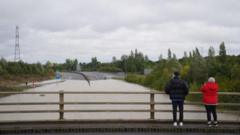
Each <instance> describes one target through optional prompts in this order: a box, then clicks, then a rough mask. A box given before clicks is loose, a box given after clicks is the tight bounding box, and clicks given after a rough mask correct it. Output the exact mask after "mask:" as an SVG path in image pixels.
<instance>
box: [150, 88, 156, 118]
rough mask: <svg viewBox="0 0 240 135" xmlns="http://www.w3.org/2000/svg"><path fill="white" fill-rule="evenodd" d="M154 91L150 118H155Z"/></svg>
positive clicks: (151, 98) (151, 97) (151, 96)
mask: <svg viewBox="0 0 240 135" xmlns="http://www.w3.org/2000/svg"><path fill="white" fill-rule="evenodd" d="M154 105H155V103H154V93H152V92H151V93H150V119H152V120H154V119H155V107H154Z"/></svg>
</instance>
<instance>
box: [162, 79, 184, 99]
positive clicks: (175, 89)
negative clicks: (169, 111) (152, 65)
mask: <svg viewBox="0 0 240 135" xmlns="http://www.w3.org/2000/svg"><path fill="white" fill-rule="evenodd" d="M165 92H166V93H167V94H169V96H170V99H171V100H173V101H182V100H184V99H185V96H186V95H187V94H188V86H187V83H186V82H185V81H183V80H180V79H179V78H178V77H174V78H173V79H172V80H170V81H169V82H168V83H167V85H166V86H165Z"/></svg>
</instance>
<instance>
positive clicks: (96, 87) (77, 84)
mask: <svg viewBox="0 0 240 135" xmlns="http://www.w3.org/2000/svg"><path fill="white" fill-rule="evenodd" d="M59 90H64V91H135V92H138V91H140V92H141V91H149V89H148V88H145V87H142V86H140V85H136V84H130V83H126V82H124V81H120V80H98V81H91V86H89V85H88V83H87V82H86V81H81V80H67V81H65V82H62V83H56V84H50V85H45V86H42V87H38V88H34V89H30V90H28V91H59ZM58 100H59V96H58V95H52V94H50V95H47V94H45V95H40V94H25V95H22V94H19V95H12V96H8V97H4V98H1V99H0V102H58ZM64 100H65V101H75V102H80V101H85V102H95V101H101V102H104V101H106V102H107V101H109V102H118V101H119V102H128V101H135V102H148V101H149V100H150V99H149V95H144V94H135V95H133V94H130V95H121V94H116V95H114V94H94V95H90V94H84V95H79V94H65V95H64ZM155 100H156V101H158V102H161V101H163V102H170V100H169V98H168V96H167V95H156V97H155ZM0 109H1V110H41V109H42V110H57V109H58V106H57V105H25V106H0ZM65 109H77V110H80V109H83V110H84V109H87V110H88V109H89V110H90V109H101V110H102V109H112V110H114V109H149V105H65ZM156 109H171V106H169V105H157V106H156ZM188 109H195V110H196V109H198V110H202V109H204V108H203V107H199V106H189V105H186V106H185V110H188ZM155 116H156V119H172V114H171V113H156V115H155ZM149 117H150V114H149V113H144V112H143V113H138V112H132V113H129V112H122V113H116V112H114V113H109V112H108V113H105V112H104V113H92V112H90V113H65V114H64V118H65V119H149ZM58 118H59V115H58V113H41V114H38V113H29V114H28V113H27V114H0V120H1V121H2V120H39V119H58ZM196 118H198V119H204V120H205V119H206V116H205V114H204V113H195V114H193V113H185V119H196ZM219 119H220V120H236V121H239V116H236V115H230V114H219Z"/></svg>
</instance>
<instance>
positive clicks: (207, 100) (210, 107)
mask: <svg viewBox="0 0 240 135" xmlns="http://www.w3.org/2000/svg"><path fill="white" fill-rule="evenodd" d="M218 88H219V87H218V84H217V83H216V82H215V79H214V78H213V77H210V78H209V79H208V82H207V83H205V84H203V86H202V87H201V89H200V90H201V92H202V94H203V103H204V104H205V108H206V112H207V120H208V126H209V127H212V126H218V121H217V112H216V106H217V103H218ZM211 115H213V120H214V121H213V122H212V121H211Z"/></svg>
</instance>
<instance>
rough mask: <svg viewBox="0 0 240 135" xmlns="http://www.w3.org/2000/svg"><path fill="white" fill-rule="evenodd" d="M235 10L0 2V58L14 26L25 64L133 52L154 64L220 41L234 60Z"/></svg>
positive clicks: (181, 4)
mask: <svg viewBox="0 0 240 135" xmlns="http://www.w3.org/2000/svg"><path fill="white" fill-rule="evenodd" d="M239 9H240V2H239V1H238V0H221V1H219V0H181V1H179V0H171V1H169V0H115V1H112V0H90V1H85V0H51V1H49V0H41V1H34V0H21V1H19V0H1V1H0V56H3V57H6V58H8V59H12V58H13V52H14V50H13V49H14V36H15V35H14V33H15V25H19V26H20V46H21V52H22V57H23V59H24V60H26V61H29V62H34V61H41V62H45V61H47V60H52V61H57V62H62V61H64V60H65V59H66V58H78V59H79V60H80V61H88V60H90V58H91V57H92V56H97V57H99V59H100V60H103V61H110V60H111V57H110V56H117V57H120V56H121V54H126V53H129V52H130V50H131V49H135V48H138V49H139V50H141V51H143V52H144V53H146V54H148V55H149V57H150V58H151V59H154V60H156V59H157V58H158V56H159V55H160V54H166V53H167V49H168V48H172V50H173V51H174V52H175V53H176V54H177V56H179V57H181V56H182V54H183V51H184V50H186V51H190V50H191V49H194V48H195V47H196V46H197V47H199V48H204V49H202V52H203V53H205V54H206V51H207V49H205V48H208V47H209V46H210V45H211V46H214V47H215V48H216V49H217V48H218V45H219V44H220V42H221V41H225V42H226V45H227V46H228V47H227V49H229V50H228V51H229V52H228V53H230V54H239V52H240V49H239V47H238V45H239V43H240V40H239V35H240V14H239Z"/></svg>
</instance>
